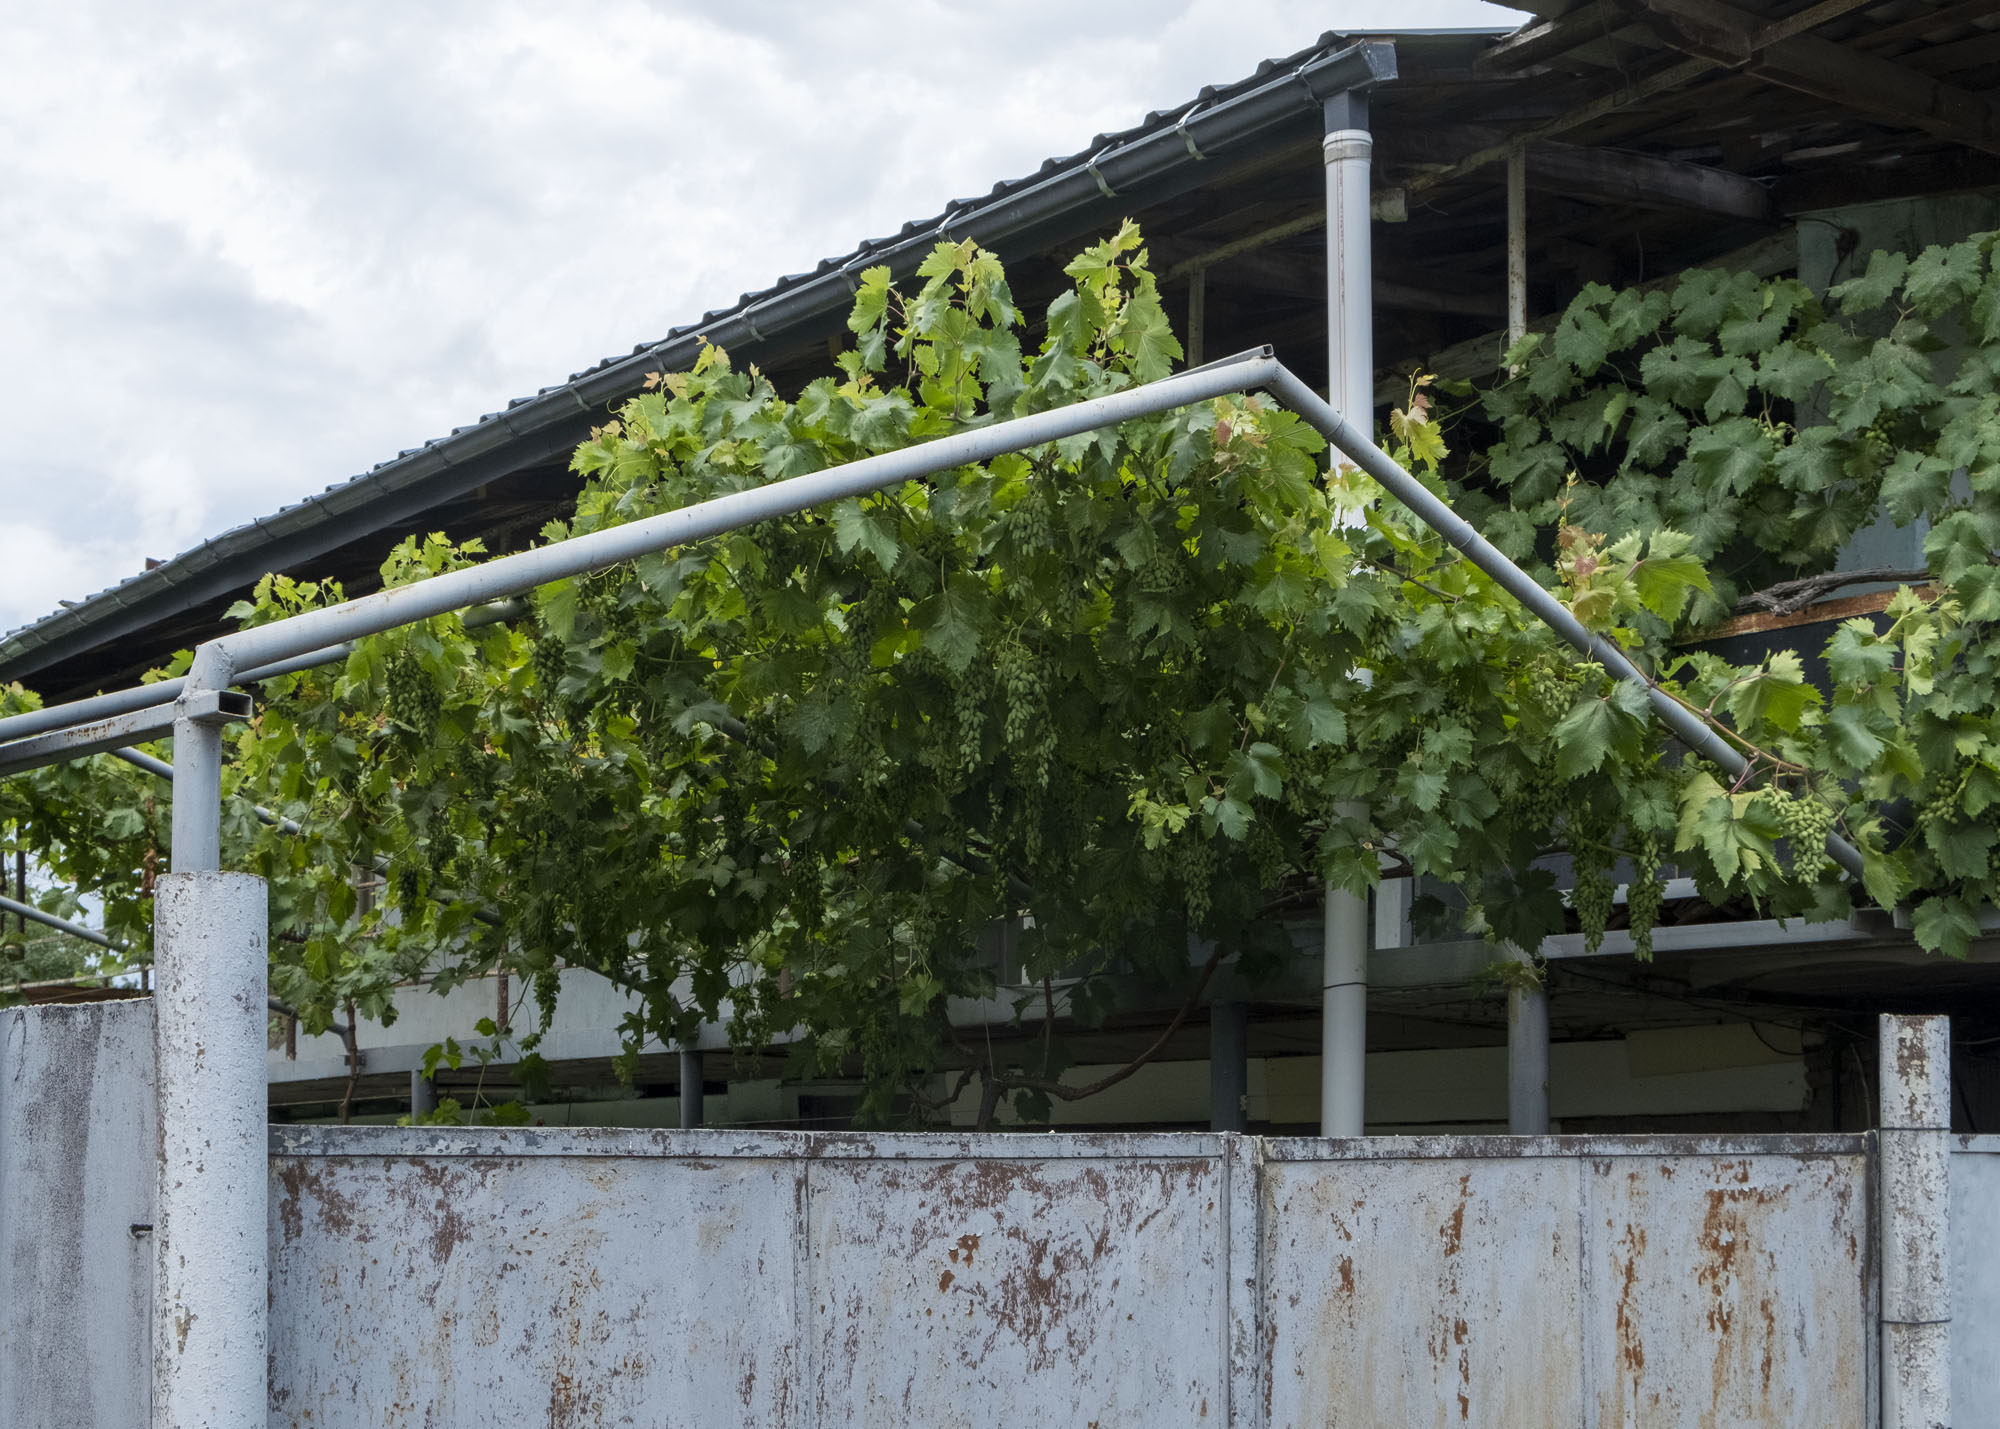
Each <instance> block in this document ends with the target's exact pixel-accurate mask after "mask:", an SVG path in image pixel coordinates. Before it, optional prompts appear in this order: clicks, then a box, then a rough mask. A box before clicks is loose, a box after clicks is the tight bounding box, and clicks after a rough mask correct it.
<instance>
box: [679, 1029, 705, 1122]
mask: <svg viewBox="0 0 2000 1429" xmlns="http://www.w3.org/2000/svg"><path fill="white" fill-rule="evenodd" d="M701 1124H702V1104H701V1053H699V1052H696V1051H692V1050H690V1049H689V1048H686V1047H683V1048H681V1130H683V1131H692V1130H693V1129H694V1128H695V1127H697V1126H700V1125H701Z"/></svg>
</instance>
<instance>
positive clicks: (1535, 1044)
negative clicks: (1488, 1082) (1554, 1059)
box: [1507, 948, 1549, 1136]
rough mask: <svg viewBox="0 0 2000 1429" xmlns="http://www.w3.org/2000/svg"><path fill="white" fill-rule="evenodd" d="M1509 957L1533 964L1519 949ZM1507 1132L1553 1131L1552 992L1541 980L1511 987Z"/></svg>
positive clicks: (1524, 964)
mask: <svg viewBox="0 0 2000 1429" xmlns="http://www.w3.org/2000/svg"><path fill="white" fill-rule="evenodd" d="M1507 952H1508V955H1509V956H1510V957H1511V958H1512V959H1513V960H1514V962H1515V963H1517V964H1518V965H1520V966H1521V967H1523V968H1528V967H1531V966H1532V965H1533V960H1532V959H1530V958H1529V957H1528V956H1527V955H1526V954H1525V953H1523V952H1522V951H1521V950H1520V949H1519V948H1509V949H1508V950H1507ZM1507 1130H1508V1132H1509V1133H1510V1134H1511V1135H1514V1136H1546V1135H1548V1131H1549V992H1548V989H1547V988H1546V987H1544V986H1542V984H1541V983H1540V982H1539V981H1536V982H1529V981H1528V980H1527V979H1526V978H1517V979H1516V980H1515V981H1513V982H1510V983H1509V984H1508V985H1507Z"/></svg>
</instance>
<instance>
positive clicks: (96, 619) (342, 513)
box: [0, 32, 1485, 682]
mask: <svg viewBox="0 0 2000 1429" xmlns="http://www.w3.org/2000/svg"><path fill="white" fill-rule="evenodd" d="M1479 33H1485V32H1479ZM1395 78H1396V50H1395V45H1394V44H1393V43H1392V42H1390V41H1387V40H1362V41H1357V42H1350V41H1347V40H1345V39H1342V38H1340V37H1337V36H1332V35H1328V36H1323V37H1322V39H1321V43H1320V45H1319V46H1318V47H1316V48H1315V49H1312V50H1308V51H1305V52H1303V53H1302V54H1300V55H1297V56H1293V57H1292V58H1291V59H1288V60H1285V61H1281V62H1278V63H1276V64H1274V65H1272V66H1270V67H1269V68H1267V69H1265V70H1263V71H1261V72H1260V73H1259V74H1258V75H1257V76H1255V77H1253V78H1252V79H1250V80H1246V81H1244V82H1243V83H1242V84H1239V85H1236V86H1231V87H1228V88H1225V89H1222V90H1214V89H1209V90H1204V91H1203V92H1202V94H1201V95H1200V96H1199V97H1197V98H1196V99H1195V100H1193V101H1192V102H1191V103H1189V104H1187V105H1183V106H1181V107H1180V108H1178V109H1176V110H1171V111H1166V112H1162V113H1155V114H1154V115H1151V116H1149V117H1148V120H1147V122H1146V123H1145V124H1143V125H1141V126H1140V127H1139V128H1137V129H1134V130H1130V131H1126V132H1125V133H1123V134H1119V135H1113V136H1108V137H1105V136H1100V138H1099V139H1098V140H1097V142H1096V143H1094V144H1093V145H1092V146H1091V148H1089V149H1087V150H1085V151H1084V152H1083V153H1081V154H1077V155H1074V156H1072V157H1070V158H1068V159H1063V160H1050V161H1049V163H1047V164H1045V165H1043V167H1042V171H1041V172H1040V173H1038V174H1036V175H1034V176H1033V177H1031V178H1028V179H1024V180H1020V181H1018V182H1016V183H1013V184H1007V185H1001V186H1000V187H997V188H996V189H994V190H993V192H992V193H990V194H989V195H987V196H985V197H984V198H981V199H975V200H969V201H963V202H958V203H953V204H952V205H950V206H949V207H948V208H947V209H946V210H945V212H944V213H943V214H941V215H939V216H938V217H937V218H935V219H933V220H929V221H926V222H923V223H912V224H908V225H905V227H904V229H903V231H902V232H901V233H900V234H899V235H897V236H896V237H895V238H892V239H887V240H882V241H879V242H876V243H870V244H863V245H862V246H861V247H860V248H858V249H856V250H855V252H854V253H852V254H851V255H849V256H848V257H847V258H845V259H842V260H834V261H830V262H828V263H825V264H822V265H821V266H820V268H819V269H818V270H817V271H816V272H814V273H813V274H811V275H807V276H800V277H794V278H788V279H785V280H781V281H780V282H779V283H778V284H776V285H774V286H773V287H772V288H770V289H767V290H765V291H764V292H762V293H759V294H753V295H750V296H747V297H746V298H744V299H743V300H742V301H741V302H740V303H739V304H737V306H736V307H734V308H732V309H729V310H725V311H722V312H716V313H710V314H708V315H707V316H706V317H705V318H704V319H703V321H701V322H700V323H696V324H691V325H689V326H687V327H683V328H678V329H676V330H675V331H674V332H672V333H670V334H669V335H668V337H667V338H666V339H665V340H664V341H661V342H658V343H655V344H652V345H649V346H646V347H642V348H639V349H636V350H635V351H634V352H633V353H632V354H631V355H629V356H627V357H623V358H618V359H613V360H609V361H607V362H605V363H603V364H601V365H600V366H598V367H596V368H593V369H591V370H590V371H587V372H583V373H579V374H577V375H576V376H574V377H572V378H571V379H570V381H569V382H567V383H563V384H561V385H559V386H555V387H550V388H546V389H544V390H543V391H542V392H540V393H538V394H537V395H535V396H533V397H527V398H521V399H518V400H516V401H515V402H513V403H511V404H509V406H508V407H507V409H506V410H505V411H503V412H498V413H490V414H488V415H487V416H486V417H483V418H481V419H480V421H479V422H478V423H477V424H475V425H473V426H470V427H461V428H459V429H458V430H457V431H454V432H453V433H452V434H451V435H450V436H447V437H442V438H438V439H436V440H434V441H431V442H428V443H426V444H425V445H423V446H422V447H419V448H415V449H412V450H409V451H405V452H403V453H402V454H401V455H400V456H398V457H397V458H395V459H394V460H392V461H388V462H385V463H383V464H382V465H380V466H378V467H376V468H375V469H374V470H373V471H371V472H368V473H366V474H364V475H362V476H358V477H356V478H354V479H353V480H352V481H349V482H346V483H344V484H342V485H340V486H336V487H332V488H329V489H328V490H327V491H326V492H323V493H322V494H320V495H319V496H315V497H311V498H308V499H307V500H305V501H302V502H299V503H298V504H296V505H294V506H290V507H287V508H285V509H283V510H281V511H279V512H277V513H275V514H274V515H271V516H268V517H264V518H261V519H259V520H256V521H252V522H250V523H248V524H246V525H244V526H239V527H237V528H235V529H234V530H231V531H227V532H224V533H223V534H222V535H220V536H217V537H215V538H213V539H212V540H209V541H206V542H204V543H203V544H201V545H200V546H197V547H195V548H194V549H193V550H191V551H188V552H186V553H184V554H182V555H179V556H176V557H175V558H174V559H172V560H170V561H167V562H165V563H164V564H162V565H160V566H158V567H155V568H154V569H152V570H150V571H147V572H145V573H143V574H141V575H138V576H134V577H133V578H131V579H130V580H128V581H126V582H124V583H123V584H121V585H118V586H115V587H113V588H111V589H109V590H106V591H103V592H100V593H99V594H97V595H94V596H91V597H90V598H89V599H87V600H84V601H82V602H80V603H79V604H77V605H75V606H73V607H69V608H66V609H64V610H61V611H58V612H56V613H55V614H53V615H49V616H47V617H45V618H43V619H42V620H40V621H37V622H35V623H34V624H32V625H29V626H26V627H24V628H22V629H20V630H17V631H15V632H13V633H12V634H11V635H9V636H8V637H7V638H6V639H4V640H0V682H6V681H12V680H20V679H23V678H25V677H27V676H30V675H32V674H33V673H34V672H35V671H37V670H41V669H44V668H46V667H48V666H50V665H53V664H55V663H57V662H59V661H62V660H66V659H69V658H73V657H75V656H77V655H80V654H83V653H85V652H87V651H89V650H92V649H96V648H98V647H100V646H102V645H104V644H106V643H108V642H109V641H112V640H116V639H119V638H121V637H123V636H126V635H130V634H132V633H134V632H136V631H139V630H143V629H145V628H147V627H148V626H150V625H152V624H154V623H156V622H158V621H160V620H163V619H167V618H169V617H171V616H174V615H179V614H183V613H185V612H187V611H189V610H191V609H193V608H195V607H196V606H199V605H201V604H203V603H204V602H207V601H211V600H216V599H220V598H221V597H223V596H226V595H228V594H231V593H233V592H236V591H238V590H241V589H243V588H244V587H246V586H248V585H250V584H251V583H252V582H254V581H255V580H257V579H258V578H259V577H261V576H262V575H264V574H265V573H266V572H268V571H272V570H280V569H284V568H285V567H287V566H291V565H294V564H296V563H298V562H301V561H306V560H310V559H313V558H314V557H316V556H318V555H322V554H324V553H325V552H327V551H331V550H334V549H336V548H338V547H340V546H343V545H346V544H347V543H349V542H351V541H354V540H357V539H360V538H362V537H364V536H367V535H369V534H370V533H372V532H374V531H377V530H380V529H381V528H382V527H384V526H387V525H390V524H392V523H394V522H396V521H399V520H403V519H407V518H410V517H413V516H416V515H419V514H421V513H422V512H423V511H425V510H427V509H429V508H431V507H433V506H435V505H438V504H439V503H441V502H445V501H449V500H452V499H454V498H456V497H459V496H463V495H465V494H466V493H468V492H470V491H473V490H476V489H477V488H478V487H480V486H482V485H485V484H487V483H488V482H491V481H493V480H495V479H496V478H498V477H500V476H503V475H505V474H507V473H509V472H512V471H515V470H519V469H521V468H522V467H524V466H528V465H531V464H533V463H535V462H539V461H544V460H549V459H551V458H553V457H555V456H557V455H559V454H561V453H563V452H564V451H566V450H567V449H568V448H569V447H571V446H573V445H574V444H575V443H576V442H577V441H578V440H579V439H580V438H581V436H582V435H583V433H584V431H585V429H586V428H587V427H588V426H589V425H590V421H591V418H592V416H593V415H594V414H596V413H599V412H601V411H602V410H604V409H605V408H606V407H607V406H608V405H610V404H611V403H614V402H616V401H619V400H622V399H624V398H626V397H628V396H630V395H631V394H632V393H634V392H636V391H638V390H639V387H640V383H641V381H642V380H643V378H644V375H645V374H646V373H647V372H650V371H655V370H661V369H673V368H681V367H686V366H689V365H691V364H692V363H693V361H694V359H695V356H696V355H697V353H698V352H699V350H700V347H701V344H702V342H703V341H704V340H707V341H712V342H715V343H718V344H720V345H722V346H725V347H730V348H737V349H743V348H754V347H757V346H762V345H763V344H765V343H767V342H769V341H771V340H772V339H773V338H775V337H777V336H778V335H780V334H783V333H787V332H791V331H794V330H797V329H801V328H806V327H808V326H809V325H811V324H814V323H818V322H828V321H831V320H833V319H834V318H835V317H836V316H837V315H838V314H840V313H842V312H844V311H845V310H846V308H847V306H848V303H849V301H850V299H851V298H852V295H853V293H854V291H855V288H856V287H857V285H858V278H857V276H856V275H857V274H858V273H859V271H860V270H861V269H862V268H865V267H873V266H876V265H882V264H886V265H887V266H888V267H889V268H890V269H891V270H892V271H893V272H895V273H896V274H897V276H898V277H902V276H905V275H907V274H908V273H909V272H910V271H912V270H913V269H914V268H915V267H916V265H917V264H918V263H919V262H921V261H922V259H923V257H924V255H925V254H926V253H928V252H929V250H930V249H931V247H932V246H933V245H934V244H935V243H936V242H937V241H938V240H940V239H942V238H961V239H963V238H971V239H974V240H976V241H977V242H979V243H981V244H983V245H985V246H987V247H991V248H996V249H997V248H1002V247H1007V248H1012V249H1014V250H1015V251H1021V250H1024V249H1026V250H1032V249H1033V247H1034V246H1035V245H1036V243H1037V242H1038V241H1039V240H1044V239H1048V238H1053V237H1056V236H1059V235H1060V233H1061V232H1063V231H1069V230H1073V229H1074V228H1075V227H1077V226H1078V225H1079V224H1080V223H1085V222H1088V221H1090V219H1091V218H1092V217H1093V216H1105V217H1116V216H1119V215H1120V214H1121V213H1123V212H1127V211H1129V210H1130V209H1131V208H1132V207H1134V206H1135V205H1137V204H1139V203H1141V202H1144V203H1155V202H1158V201H1160V200H1162V199H1165V198H1169V197H1172V196H1174V195H1175V194H1177V193H1181V192H1185V191H1186V190H1188V189H1191V188H1194V187H1198V186H1199V185H1200V184H1201V183H1202V182H1203V181H1204V180H1205V178H1206V173H1207V171H1206V170H1205V169H1203V167H1202V166H1203V164H1204V163H1205V162H1206V161H1208V160H1210V159H1214V158H1219V157H1225V156H1237V157H1240V156H1241V155H1243V154H1244V153H1245V152H1248V151H1251V150H1253V149H1254V148H1255V146H1256V145H1257V144H1258V143H1259V142H1260V141H1263V140H1266V139H1268V138H1269V137H1270V136H1271V134H1272V131H1273V130H1277V129H1282V128H1284V127H1286V126H1288V125H1290V124H1294V123H1298V122H1300V121H1305V120H1310V121H1312V123H1313V124H1314V127H1315V129H1316V128H1317V125H1318V116H1319V114H1320V111H1321V107H1322V105H1323V104H1324V102H1325V101H1326V100H1327V99H1328V98H1329V97H1330V96H1332V95H1334V94H1337V93H1340V92H1342V91H1345V90H1350V89H1362V88H1368V87H1371V86H1374V85H1379V84H1383V83H1387V82H1389V81H1391V80H1394V79H1395Z"/></svg>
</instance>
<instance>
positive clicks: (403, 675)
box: [384, 650, 444, 744]
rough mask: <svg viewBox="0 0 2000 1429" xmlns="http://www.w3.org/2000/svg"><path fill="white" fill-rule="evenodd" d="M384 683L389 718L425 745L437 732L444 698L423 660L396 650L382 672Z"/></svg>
mask: <svg viewBox="0 0 2000 1429" xmlns="http://www.w3.org/2000/svg"><path fill="white" fill-rule="evenodd" d="M384 683H385V684H386V685H387V686H388V699H389V718H390V719H391V720H392V721H394V722H395V723H396V724H399V725H401V726H402V727H403V728H404V729H406V730H408V731H410V732H411V733H412V734H414V735H416V736H417V738H418V739H420V740H422V741H423V742H424V743H426V744H428V743H429V742H430V741H431V740H432V739H433V738H434V737H436V735H437V726H438V716H439V715H441V714H443V713H444V697H443V696H442V695H440V694H439V693H438V687H437V682H436V681H435V680H433V679H432V678H431V673H430V671H429V670H426V669H425V668H424V663H423V661H422V660H420V659H418V658H417V656H416V654H415V653H414V652H412V651H409V650H399V651H397V652H396V654H395V655H394V656H393V657H392V658H391V659H390V661H389V668H388V670H387V671H386V672H385V673H384Z"/></svg>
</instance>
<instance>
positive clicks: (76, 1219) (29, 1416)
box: [0, 999, 154, 1429]
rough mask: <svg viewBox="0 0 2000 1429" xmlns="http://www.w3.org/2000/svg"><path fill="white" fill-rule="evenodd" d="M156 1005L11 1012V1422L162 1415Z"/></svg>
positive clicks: (50, 1428)
mask: <svg viewBox="0 0 2000 1429" xmlns="http://www.w3.org/2000/svg"><path fill="white" fill-rule="evenodd" d="M153 1126H154V1121H153V1004H152V1003H151V1002H148V1001H143V1000H137V999H134V1000H131V1001H124V1002H96V1003H87V1004H83V1005H80V1006H71V1007H17V1008H7V1009H5V1010H0V1275H4V1276H5V1280H4V1281H0V1424H4V1425H9V1426H13V1425H21V1426H27V1425H34V1426H36V1429H69V1426H72V1425H75V1426H98V1425H102V1426H105V1429H111V1426H117V1427H118V1429H130V1426H133V1425H139V1424H145V1423H148V1422H150V1420H151V1418H152V1408H151V1402H152V1395H151V1386H152V1380H151V1374H150V1369H151V1364H152V1349H151V1329H150V1326H151V1315H152V1285H153V1274H152V1271H153V1242H152V1238H151V1235H150V1232H151V1229H152V1225H151V1223H152V1219H153V1212H152V1205H153V1167H154V1149H153V1143H154V1132H153Z"/></svg>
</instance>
